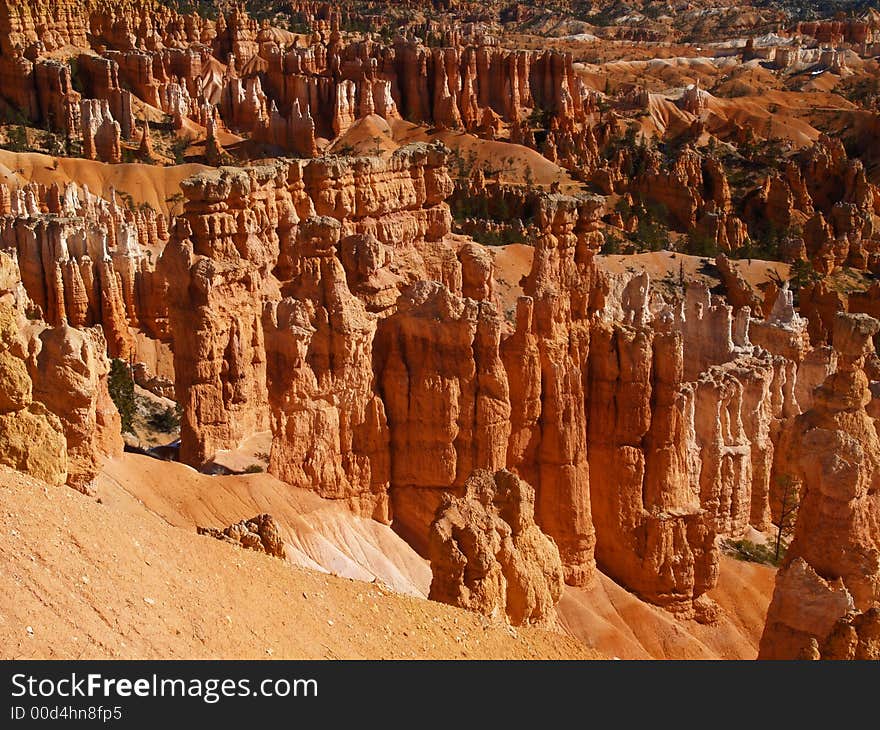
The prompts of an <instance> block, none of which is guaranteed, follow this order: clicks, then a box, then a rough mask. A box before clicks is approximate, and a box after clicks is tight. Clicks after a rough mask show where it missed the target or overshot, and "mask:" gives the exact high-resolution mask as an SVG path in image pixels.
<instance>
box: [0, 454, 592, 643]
mask: <svg viewBox="0 0 880 730" xmlns="http://www.w3.org/2000/svg"><path fill="white" fill-rule="evenodd" d="M134 505H136V503H133V504H132V505H129V507H128V508H123V506H122V505H120V504H114V503H113V500H111V501H110V502H108V503H105V504H99V503H97V502H95V501H94V500H92V499H89V498H87V497H84V496H83V495H81V494H79V493H77V492H75V491H73V490H71V489H68V488H66V487H48V486H46V485H45V484H42V483H40V482H37V481H35V480H32V479H30V478H28V477H25V476H23V475H21V474H19V473H18V472H14V471H11V470H9V469H6V468H5V467H3V468H0V581H2V584H3V592H2V594H0V595H2V597H0V657H2V658H4V659H6V658H59V659H60V658H74V659H75V658H83V659H85V658H105V657H118V658H221V657H222V658H268V657H276V658H405V657H420V658H455V657H474V658H476V657H487V658H590V657H594V656H595V654H594V653H592V652H590V651H589V650H587V649H585V648H583V646H582V645H580V644H578V643H577V642H575V641H574V640H572V639H570V638H567V637H565V636H563V635H561V634H557V633H551V632H546V631H538V630H525V629H519V630H516V631H513V630H511V629H508V628H506V627H504V626H500V625H498V624H491V623H490V622H488V621H487V620H485V619H482V618H480V617H479V616H477V615H475V614H471V613H468V612H466V611H461V610H458V609H453V608H451V607H449V606H445V605H442V604H438V603H433V602H429V601H423V600H420V599H414V598H408V597H405V596H400V595H397V594H394V593H390V592H388V591H386V590H384V589H382V588H380V587H379V586H378V585H375V584H373V585H371V584H367V583H361V582H354V581H349V580H346V579H343V578H338V577H334V576H329V575H322V574H320V573H317V572H314V571H308V570H303V569H300V568H296V567H292V566H290V565H289V564H287V563H285V562H283V561H281V560H278V559H276V558H270V557H267V556H264V555H260V554H257V553H254V552H251V551H248V550H242V549H239V548H235V547H232V546H229V545H227V544H224V543H221V542H219V541H217V540H214V539H213V538H209V537H198V536H195V535H194V534H193V533H192V531H190V530H184V529H180V528H177V527H173V526H170V525H168V524H167V523H166V522H165V521H164V520H162V519H161V518H159V517H158V516H156V515H154V514H151V513H150V512H149V511H148V510H146V509H143V508H141V509H140V510H138V509H135V507H134Z"/></svg>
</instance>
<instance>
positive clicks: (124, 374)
mask: <svg viewBox="0 0 880 730" xmlns="http://www.w3.org/2000/svg"><path fill="white" fill-rule="evenodd" d="M107 389H108V390H109V391H110V398H112V399H113V403H114V404H115V405H116V410H118V411H119V415H120V417H121V419H122V432H123V433H125V432H128V433H134V413H135V401H134V381H133V380H132V377H131V371H130V370H129V368H128V365H126V364H125V362H124V361H122V360H120V359H119V358H113V361H112V362H111V363H110V374H109V376H108V377H107Z"/></svg>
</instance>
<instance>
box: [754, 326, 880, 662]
mask: <svg viewBox="0 0 880 730" xmlns="http://www.w3.org/2000/svg"><path fill="white" fill-rule="evenodd" d="M878 332H880V323H878V322H877V320H875V319H873V318H871V317H868V316H867V315H852V314H838V316H837V318H836V320H835V324H834V335H833V340H834V349H835V351H836V353H837V369H836V371H835V372H834V373H832V374H831V375H829V376H828V378H827V379H826V380H825V382H824V383H823V384H822V385H821V387H820V388H819V389H818V390H817V392H816V395H815V403H814V405H813V407H812V408H811V409H810V410H809V411H807V412H806V413H804V414H803V415H802V416H799V417H798V418H797V419H795V421H794V423H793V424H792V425H791V427H790V429H788V430H787V431H786V432H785V433H784V434H783V438H782V439H781V441H780V445H779V454H778V457H777V464H776V465H774V466H775V469H776V470H777V471H778V472H779V473H780V474H781V475H784V476H785V477H786V478H787V481H788V483H791V484H793V485H794V486H795V487H796V488H797V489H798V491H799V495H800V505H799V508H798V517H797V526H796V530H795V536H794V539H793V541H792V543H791V545H790V546H789V549H788V553H787V554H786V560H785V564H784V565H783V567H782V568H781V569H780V571H779V574H778V576H777V580H776V590H775V592H774V595H773V602H772V603H771V605H770V610H769V613H768V616H767V625H766V627H765V629H764V635H763V636H762V638H761V647H760V657H761V658H766V659H794V658H817V659H818V658H853V657H855V656H856V655H858V656H860V657H867V656H871V657H876V656H877V647H876V638H875V634H876V623H877V611H878V602H880V534H878V530H877V524H878V521H877V515H878V510H880V501H878V499H880V498H878V494H880V491H878V486H877V485H878V480H880V440H878V438H877V432H876V427H875V425H874V421H873V419H872V418H871V417H869V416H868V414H867V413H866V411H865V406H866V405H867V404H868V402H869V401H870V399H871V394H870V391H869V389H868V379H867V377H866V375H865V369H864V368H865V358H866V356H867V355H869V354H872V353H873V351H874V347H873V343H872V340H871V338H872V337H873V336H874V335H876V334H877V333H878Z"/></svg>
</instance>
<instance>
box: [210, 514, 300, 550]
mask: <svg viewBox="0 0 880 730" xmlns="http://www.w3.org/2000/svg"><path fill="white" fill-rule="evenodd" d="M196 530H197V532H198V534H199V535H208V536H209V537H213V538H216V539H217V540H223V541H224V542H228V543H231V544H233V545H240V546H241V547H244V548H247V549H248V550H256V551H257V552H261V553H266V555H271V556H273V557H276V558H282V559H283V558H284V557H285V552H284V538H282V537H281V530H280V528H279V527H278V523H277V522H276V521H275V519H274V518H273V517H272V515H267V514H262V515H257V516H256V517H251V518H250V519H249V520H242V521H241V522H236V523H235V524H234V525H230V526H229V527H227V528H225V529H223V530H218V529H217V528H216V527H198V528H196Z"/></svg>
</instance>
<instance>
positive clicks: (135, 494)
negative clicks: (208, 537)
mask: <svg viewBox="0 0 880 730" xmlns="http://www.w3.org/2000/svg"><path fill="white" fill-rule="evenodd" d="M98 493H99V494H100V495H101V499H102V500H103V501H104V503H105V504H107V505H108V506H110V507H113V508H114V509H117V510H119V511H124V512H127V513H128V514H131V515H132V516H133V517H137V516H138V515H139V514H140V513H141V512H143V511H144V508H146V509H147V510H149V511H150V512H151V513H153V514H155V515H157V516H159V517H161V518H162V519H163V520H164V521H166V522H167V523H168V524H170V525H174V526H175V527H181V528H183V529H185V530H187V531H188V532H190V533H191V534H193V535H195V528H196V526H197V525H199V526H204V527H220V528H222V527H227V526H228V525H230V524H233V523H235V522H238V521H239V520H242V519H247V518H249V517H253V516H254V515H257V514H261V513H264V512H267V513H269V514H271V515H272V516H273V517H274V518H275V520H276V521H277V522H278V523H279V525H280V526H281V528H282V530H283V531H284V538H285V540H286V542H287V556H288V559H289V560H290V561H291V562H292V563H293V564H294V565H298V566H300V567H304V568H311V569H313V570H319V571H322V572H330V573H334V574H336V575H340V576H343V577H345V578H353V579H357V580H363V581H371V580H373V579H374V578H378V579H379V580H381V581H382V582H383V583H385V584H386V585H388V586H390V587H391V588H393V589H394V590H395V591H397V592H400V593H405V594H408V595H412V596H418V597H426V596H427V595H428V589H429V587H430V585H431V570H430V568H429V567H428V565H427V563H426V562H425V561H424V560H423V559H422V558H421V557H419V556H418V555H417V554H416V553H415V551H413V549H412V548H410V547H409V545H407V544H406V543H405V542H404V541H403V540H402V539H401V538H399V537H398V536H397V535H396V534H395V533H394V532H393V531H392V530H391V528H390V527H388V526H387V525H383V524H380V523H379V522H375V521H373V520H367V519H362V518H360V517H356V516H355V515H353V514H351V513H350V512H348V511H347V510H346V509H345V508H344V506H340V505H336V504H334V503H333V502H332V501H330V500H324V499H322V498H320V497H318V496H317V495H316V494H314V493H312V492H309V491H306V490H303V489H296V488H294V487H291V486H289V485H287V484H285V483H284V482H281V481H278V479H276V478H275V477H273V476H271V475H270V474H247V475H244V474H242V475H231V476H208V475H205V474H200V473H199V472H197V471H195V470H194V469H191V468H190V467H188V466H184V465H183V464H178V463H175V462H166V461H159V460H157V459H151V458H150V457H147V456H139V455H137V454H124V455H123V456H122V457H121V458H119V459H112V460H110V461H109V462H108V463H107V466H106V467H105V469H104V474H102V475H101V477H100V478H99V483H98Z"/></svg>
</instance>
